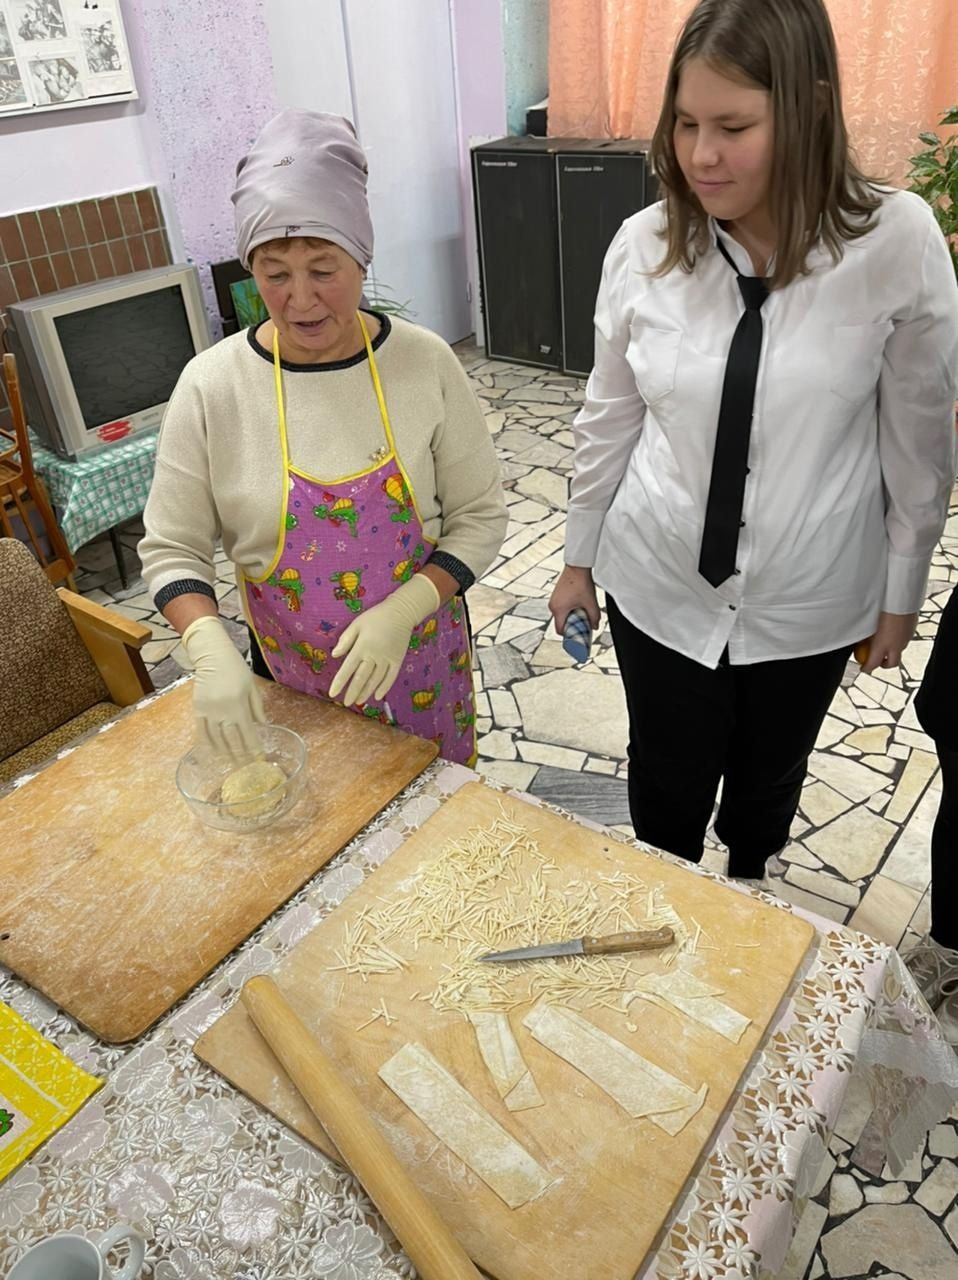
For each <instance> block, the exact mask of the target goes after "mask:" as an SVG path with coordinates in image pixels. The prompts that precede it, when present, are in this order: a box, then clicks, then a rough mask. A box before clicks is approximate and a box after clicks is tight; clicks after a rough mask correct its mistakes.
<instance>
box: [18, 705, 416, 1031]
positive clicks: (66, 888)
mask: <svg viewBox="0 0 958 1280" xmlns="http://www.w3.org/2000/svg"><path fill="white" fill-rule="evenodd" d="M261 685H262V689H263V695H264V700H265V704H266V714H267V716H268V718H269V719H270V720H272V721H273V722H274V723H276V724H284V725H286V726H287V727H289V728H290V729H295V730H296V732H297V733H299V734H300V735H301V736H302V737H303V738H304V739H305V740H306V743H307V747H308V752H309V755H308V760H307V768H308V778H307V783H306V788H305V790H304V793H303V795H302V796H301V797H300V799H299V801H298V803H297V804H296V805H295V806H294V807H293V809H292V810H291V811H290V812H289V813H288V814H286V815H285V816H284V817H283V818H281V819H280V820H279V821H278V822H276V823H275V824H274V825H273V826H271V827H266V828H264V829H263V830H261V831H254V832H250V833H248V834H243V835H235V834H232V833H230V832H225V831H215V830H213V829H212V828H210V827H207V826H205V825H204V824H203V823H202V822H201V821H200V820H199V818H197V817H196V815H195V814H194V813H193V812H192V811H191V810H190V809H189V808H188V807H187V805H186V803H185V802H184V801H183V799H182V798H181V797H180V795H179V793H178V791H177V789H176V783H175V781H174V775H175V772H176V765H177V761H178V760H179V758H180V757H181V756H182V755H183V754H184V753H185V752H186V751H187V750H189V747H190V744H191V742H192V738H193V721H192V709H191V690H190V686H189V684H184V685H182V686H180V687H179V688H177V689H174V690H172V691H171V692H170V693H169V694H166V695H164V696H163V697H161V698H157V699H156V700H155V701H154V702H151V703H148V704H147V705H146V706H145V707H142V708H140V709H138V710H136V711H134V712H133V713H131V714H130V715H128V716H127V717H125V718H124V719H122V720H121V721H120V722H119V723H118V724H116V725H115V726H114V727H113V728H112V729H110V730H108V731H107V732H106V733H102V734H97V735H95V736H94V737H93V738H91V739H89V740H87V741H86V742H84V743H83V744H82V745H81V746H80V747H78V748H77V750H76V751H74V752H73V753H72V754H71V755H68V756H66V757H64V758H63V759H62V760H58V761H56V762H55V763H54V764H52V765H51V766H50V767H49V768H47V769H44V770H43V772H42V773H40V774H38V775H37V776H36V777H35V778H34V779H32V780H31V781H30V782H28V783H26V785H24V786H23V787H20V788H19V789H18V790H16V791H14V792H12V793H11V794H10V795H8V796H6V797H4V798H3V799H2V800H0V883H2V884H3V886H4V889H3V895H2V897H0V963H2V964H5V965H7V966H8V967H9V968H11V969H12V970H13V971H14V972H15V973H17V974H19V975H20V977H21V978H24V979H25V980H26V981H27V982H29V983H30V985H31V986H33V987H35V988H36V989H37V990H38V991H42V992H43V993H44V995H47V996H49V998H50V999H51V1000H53V1001H55V1002H56V1003H57V1004H58V1005H60V1007H61V1008H63V1009H65V1010H66V1011H67V1012H68V1013H71V1014H72V1015H73V1016H74V1017H75V1018H77V1019H78V1020H79V1021H80V1022H82V1023H83V1024H84V1025H85V1026H87V1027H89V1028H90V1030H91V1031H93V1032H94V1033H95V1034H96V1035H98V1036H100V1037H101V1038H102V1039H104V1040H107V1041H110V1042H111V1043H122V1042H124V1041H127V1040H131V1039H133V1038H134V1037H135V1036H137V1035H139V1034H140V1032H142V1031H144V1030H145V1029H146V1028H147V1027H148V1026H149V1025H150V1024H151V1023H152V1022H153V1021H154V1020H155V1019H156V1018H158V1017H159V1016H160V1014H162V1013H164V1012H165V1011H166V1010H167V1009H168V1008H169V1007H170V1006H171V1005H172V1004H174V1003H175V1002H176V1001H177V1000H178V999H179V998H180V997H181V996H182V995H184V994H185V993H186V992H187V991H189V990H190V988H191V987H193V986H194V985H195V984H196V983H197V982H198V981H199V980H200V978H202V977H203V975H204V974H206V973H208V972H209V970H210V969H212V968H213V966H214V965H215V964H216V963H217V962H218V961H219V960H221V959H222V958H223V957H224V956H225V955H228V954H229V952H230V951H232V950H233V948H234V947H235V946H237V944H238V943H240V942H242V941H243V939H244V938H246V937H248V936H249V934H250V933H252V931H253V930H254V929H255V928H256V926H257V925H258V924H260V923H261V922H262V921H263V920H265V919H266V917H267V916H268V915H270V913H271V912H272V911H274V910H275V909H276V907H278V906H279V905H280V903H282V902H285V900H286V899H287V898H288V897H289V896H290V895H291V894H293V893H295V892H296V890H297V889H298V888H300V886H301V885H303V884H305V882H306V881H307V880H308V879H309V878H310V876H312V875H313V874H314V873H315V872H316V871H317V870H319V868H320V867H322V866H323V865H324V864H325V863H326V862H328V861H329V859H330V858H331V857H332V856H333V855H334V854H335V853H336V852H337V850H339V849H341V848H342V847H343V845H344V844H346V843H347V842H348V841H349V840H351V839H352V837H353V836H354V835H355V834H356V833H357V832H358V831H360V830H362V828H363V827H364V826H365V825H366V823H367V822H369V820H370V819H371V818H372V817H374V816H375V814H376V813H378V812H379V810H380V809H382V808H383V806H384V805H385V804H387V803H388V802H389V801H390V800H391V799H393V797H394V796H396V795H397V794H398V793H399V792H400V791H401V790H402V788H403V787H404V786H406V784H407V783H409V782H410V781H411V780H412V779H413V778H415V777H416V775H417V774H419V773H421V772H422V770H423V769H424V768H425V767H426V765H427V764H429V762H430V761H431V760H432V759H434V757H435V755H436V747H435V745H434V744H433V743H431V742H425V741H423V740H421V739H419V738H414V737H411V736H410V735H408V734H405V733H400V732H399V731H398V730H396V729H389V728H386V727H385V726H383V725H380V724H377V723H374V722H373V721H371V720H368V719H364V718H362V717H360V716H357V715H355V714H354V713H353V712H349V711H345V710H344V709H343V708H342V707H337V706H333V705H332V704H330V703H327V702H321V701H319V700H318V699H316V698H309V697H306V696H305V695H302V694H298V693H294V692H292V691H291V690H289V689H285V688H283V687H282V686H281V685H275V684H273V683H272V682H269V681H261Z"/></svg>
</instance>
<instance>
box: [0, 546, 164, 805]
mask: <svg viewBox="0 0 958 1280" xmlns="http://www.w3.org/2000/svg"><path fill="white" fill-rule="evenodd" d="M151 637H152V632H151V631H150V628H149V627H146V626H144V625H143V624H142V623H140V622H132V621H131V620H130V619H129V618H124V617H122V616H121V615H120V614H117V613H113V612H112V611H111V610H109V609H104V608H103V606H102V605H99V604H94V603H93V601H92V600H86V599H84V598H83V597H82V596H78V595H75V594H74V592H72V591H67V590H65V589H64V588H60V589H59V590H57V589H56V588H54V586H53V585H52V583H50V582H49V581H48V579H47V577H46V576H45V574H44V571H43V569H42V568H41V567H40V565H38V564H37V562H36V560H35V559H34V558H33V556H32V555H31V553H30V551H29V550H28V549H27V548H26V546H24V544H23V543H22V542H19V541H18V540H17V539H15V538H0V783H3V782H7V781H9V780H10V779H11V778H15V777H17V775H18V774H20V773H23V772H25V771H26V770H27V769H30V768H31V767H33V766H35V765H38V764H40V763H42V762H43V761H45V760H47V759H48V758H49V757H50V756H52V755H54V754H55V753H56V752H57V751H59V750H60V749H61V748H62V747H65V746H67V745H68V743H70V742H71V741H72V740H73V739H74V738H77V737H79V736H80V734H82V733H86V732H87V731H88V730H90V729H92V728H95V727H96V725H98V724H103V723H104V722H105V721H107V720H110V719H112V718H113V716H115V715H116V714H117V712H118V711H119V709H120V708H121V707H126V706H130V705H131V704H132V703H134V702H138V701H139V700H140V698H142V697H144V696H145V695H146V694H148V693H152V692H153V683H152V681H151V680H150V677H149V675H148V674H147V671H146V667H145V666H144V665H143V659H142V657H141V656H140V652H139V651H140V649H141V648H142V646H143V645H144V644H145V643H146V642H147V641H148V640H149V639H150V638H151Z"/></svg>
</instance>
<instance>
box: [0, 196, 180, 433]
mask: <svg viewBox="0 0 958 1280" xmlns="http://www.w3.org/2000/svg"><path fill="white" fill-rule="evenodd" d="M170 261H171V258H170V244H169V240H168V238H167V234H166V226H165V223H164V220H163V210H162V209H161V207H160V202H159V199H158V197H157V193H156V190H155V188H153V187H145V188H143V189H142V190H140V191H125V192H123V193H122V194H120V195H115V196H102V197H100V198H99V199H93V200H81V201H79V202H78V203H73V204H61V205H55V206H52V207H51V208H47V209H29V210H25V211H24V212H23V213H14V214H9V215H8V216H7V217H3V218H0V321H2V319H3V314H4V312H5V310H6V308H7V307H8V306H9V305H10V303H11V302H25V301H27V299H29V298H36V297H38V296H40V295H42V294H47V293H56V292H57V290H59V289H68V288H70V287H71V286H73V285H77V284H90V283H91V282H92V281H94V280H108V279H111V278H112V277H113V276H122V275H127V274H129V272H131V271H147V270H149V268H150V267H162V266H167V265H168V264H169V263H170ZM9 425H10V411H9V409H8V407H7V402H6V397H5V395H4V392H3V388H2V386H0V427H3V426H9Z"/></svg>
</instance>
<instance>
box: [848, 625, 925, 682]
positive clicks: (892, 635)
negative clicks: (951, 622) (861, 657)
mask: <svg viewBox="0 0 958 1280" xmlns="http://www.w3.org/2000/svg"><path fill="white" fill-rule="evenodd" d="M917 626H918V614H917V613H881V614H879V615H878V630H877V631H876V632H875V634H874V635H873V636H872V637H871V639H870V640H865V641H864V642H863V644H861V645H859V646H858V649H856V653H858V650H859V649H863V648H866V649H867V650H868V655H867V657H866V658H865V661H864V662H863V663H862V664H861V666H862V671H864V672H866V673H867V674H869V675H870V674H871V672H873V671H874V670H875V669H876V667H883V668H885V670H888V669H889V668H890V667H897V666H898V665H899V664H900V662H901V655H902V653H903V652H904V650H905V649H907V647H908V645H909V644H910V643H911V641H912V640H913V639H914V636H915V628H916V627H917Z"/></svg>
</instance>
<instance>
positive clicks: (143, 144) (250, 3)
mask: <svg viewBox="0 0 958 1280" xmlns="http://www.w3.org/2000/svg"><path fill="white" fill-rule="evenodd" d="M263 6H264V0H242V3H236V2H235V0H203V3H202V4H199V5H184V4H183V3H182V0H126V3H125V4H124V6H123V17H124V25H125V27H126V32H127V37H128V40H129V44H130V57H131V59H132V62H133V71H134V77H135V80H136V85H137V90H138V92H139V100H138V101H136V102H132V103H128V104H127V103H122V104H118V105H110V106H102V107H96V106H93V107H83V108H79V109H77V110H75V111H69V112H54V113H51V114H49V115H37V116H33V117H31V118H29V119H26V118H22V119H20V120H17V119H16V117H8V118H6V119H0V174H2V181H0V214H5V213H16V212H19V211H20V210H22V209H36V208H39V207H42V206H44V205H52V204H61V203H66V202H68V201H72V200H83V199H87V198H88V197H90V196H103V195H112V194H114V193H115V192H119V191H129V190H133V189H135V188H138V187H144V186H151V185H153V186H156V187H157V188H158V189H159V192H160V197H161V199H162V201H163V205H164V212H165V214H166V220H167V227H168V230H169V234H170V242H171V248H172V251H173V256H174V258H176V259H177V260H179V261H182V260H184V259H185V260H186V261H190V262H195V263H196V265H197V266H198V267H200V270H201V275H202V276H203V280H204V291H205V293H206V297H207V307H208V310H209V311H210V313H211V321H212V323H213V324H214V327H215V325H216V320H215V315H216V308H215V305H214V303H213V293H212V286H211V284H210V281H209V272H208V271H207V270H206V269H205V268H206V264H208V263H210V262H217V261H220V260H221V259H223V258H232V257H234V256H235V250H234V245H233V207H232V205H231V203H230V198H229V197H230V191H231V190H232V185H233V176H234V172H235V168H236V161H237V160H238V159H239V157H240V156H241V155H242V154H243V153H244V152H245V151H246V149H247V148H248V146H249V144H250V142H251V141H252V140H253V138H254V137H255V136H256V134H257V133H258V132H259V129H260V128H261V126H262V125H263V124H264V123H265V121H266V120H268V119H269V118H270V116H271V115H273V114H274V113H275V112H276V110H277V109H278V108H277V106H276V102H275V98H274V94H273V70H272V61H271V57H270V51H269V39H268V36H267V32H266V25H265V21H264V18H263Z"/></svg>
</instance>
